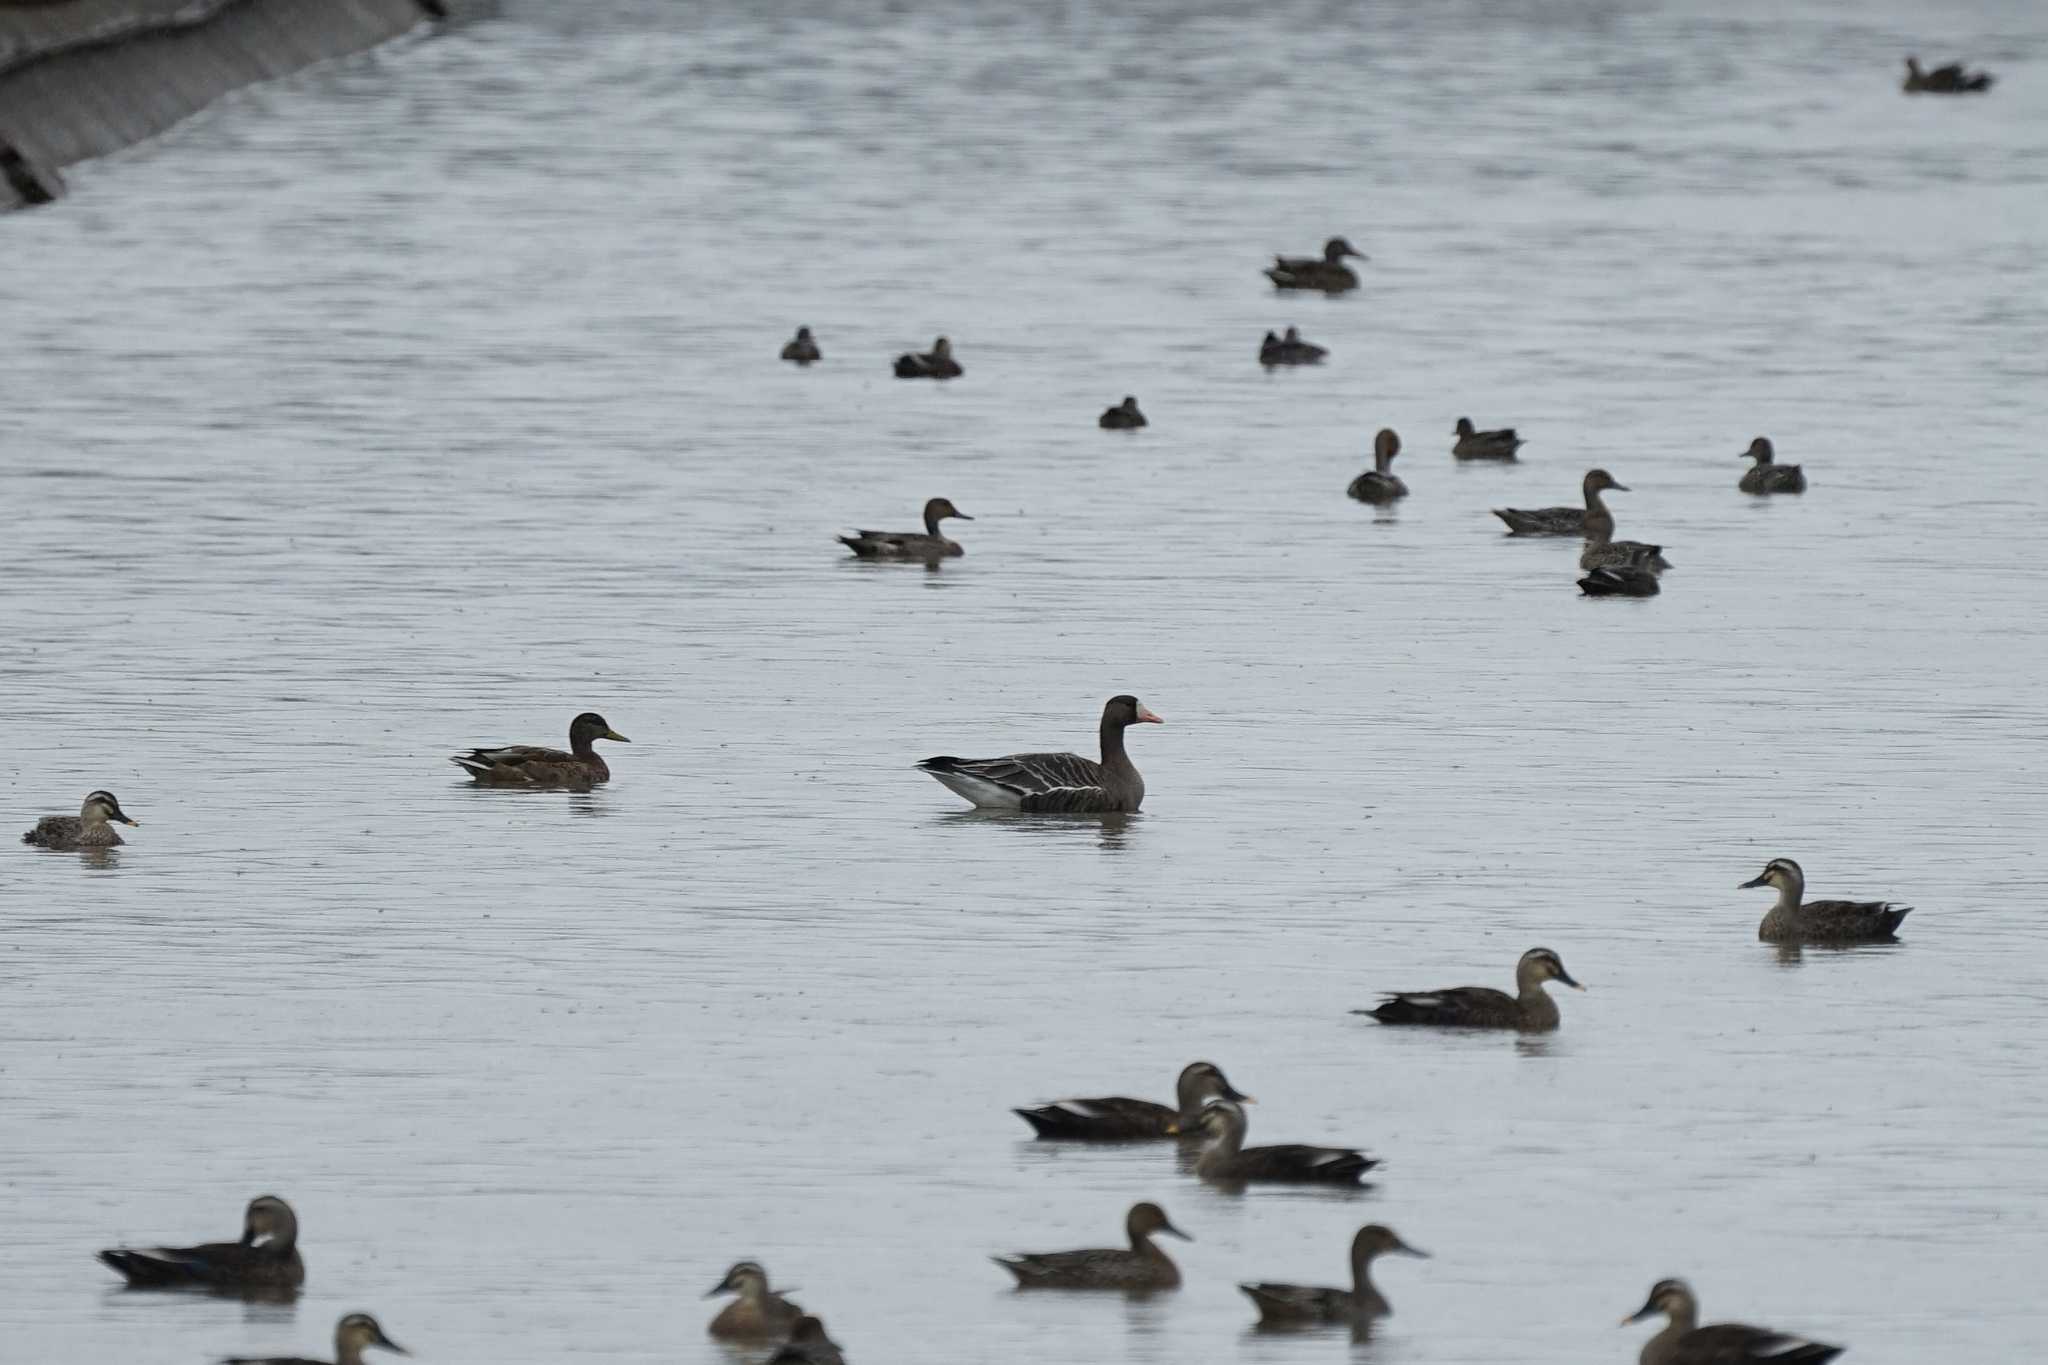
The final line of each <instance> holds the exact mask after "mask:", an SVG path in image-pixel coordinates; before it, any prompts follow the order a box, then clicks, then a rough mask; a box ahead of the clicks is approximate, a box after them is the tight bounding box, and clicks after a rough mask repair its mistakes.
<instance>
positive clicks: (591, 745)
mask: <svg viewBox="0 0 2048 1365" xmlns="http://www.w3.org/2000/svg"><path fill="white" fill-rule="evenodd" d="M600 739H609V740H612V741H614V742H615V743H619V744H630V743H631V742H632V741H631V740H629V739H627V738H626V737H625V736H624V735H622V734H620V733H619V732H618V731H617V730H614V729H612V727H611V724H610V723H609V722H608V721H606V720H605V718H604V717H603V716H600V715H599V714H597V712H595V711H585V712H584V713H583V714H582V715H580V716H578V717H576V719H574V720H572V721H570V722H569V751H568V752H567V753H564V752H562V751H561V750H560V749H548V748H544V747H542V746H540V745H537V744H507V745H505V746H503V747H502V748H497V749H471V750H470V751H469V752H468V753H466V754H457V755H455V756H454V758H453V759H451V760H450V761H451V762H453V763H454V764H455V765H456V766H457V767H459V768H461V769H462V770H463V771H464V772H466V773H468V774H469V775H470V776H471V777H473V778H475V779H476V782H477V785H478V786H480V787H535V788H540V787H566V788H570V789H572V790H580V791H589V790H590V787H591V784H592V783H596V782H609V781H611V778H612V770H611V769H610V768H609V767H608V766H606V764H605V761H604V759H603V758H602V757H600V756H599V754H598V752H597V741H598V740H600Z"/></svg>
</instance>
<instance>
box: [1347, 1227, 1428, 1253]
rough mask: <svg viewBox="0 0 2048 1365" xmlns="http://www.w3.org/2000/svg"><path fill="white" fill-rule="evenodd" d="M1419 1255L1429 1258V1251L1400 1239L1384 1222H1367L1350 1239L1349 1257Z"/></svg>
mask: <svg viewBox="0 0 2048 1365" xmlns="http://www.w3.org/2000/svg"><path fill="white" fill-rule="evenodd" d="M1386 1255H1396V1256H1419V1257H1421V1258H1422V1259H1423V1260H1425V1261H1426V1260H1428V1259H1429V1253H1428V1252H1426V1251H1419V1250H1417V1249H1416V1248H1414V1247H1412V1246H1409V1245H1408V1244H1407V1243H1406V1242H1404V1241H1402V1240H1401V1236H1400V1234H1399V1233H1397V1232H1395V1231H1394V1230H1393V1229H1392V1228H1390V1227H1388V1226H1387V1225H1386V1224H1384V1223H1367V1224H1366V1225H1365V1226H1364V1227H1362V1228H1360V1229H1359V1230H1358V1235H1357V1236H1356V1237H1354V1238H1352V1239H1351V1259H1352V1260H1354V1261H1369V1260H1371V1259H1372V1258H1373V1257H1375V1256H1386Z"/></svg>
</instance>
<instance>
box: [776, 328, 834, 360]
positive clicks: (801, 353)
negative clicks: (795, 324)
mask: <svg viewBox="0 0 2048 1365" xmlns="http://www.w3.org/2000/svg"><path fill="white" fill-rule="evenodd" d="M782 358H783V359H784V360H787V361H789V362H791V363H792V364H796V365H815V364H817V363H818V362H819V361H821V360H823V359H824V358H825V353H824V352H823V351H820V350H819V349H818V343H817V342H816V341H814V340H812V338H811V329H810V328H808V327H799V328H797V329H796V335H795V336H794V337H792V338H791V339H790V341H789V344H788V345H786V346H784V347H783V348H782Z"/></svg>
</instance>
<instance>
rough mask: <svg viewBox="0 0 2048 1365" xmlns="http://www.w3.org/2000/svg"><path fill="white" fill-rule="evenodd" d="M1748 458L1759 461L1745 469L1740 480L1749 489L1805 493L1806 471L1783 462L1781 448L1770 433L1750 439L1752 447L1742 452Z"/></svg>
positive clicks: (1743, 487)
mask: <svg viewBox="0 0 2048 1365" xmlns="http://www.w3.org/2000/svg"><path fill="white" fill-rule="evenodd" d="M1742 458H1743V459H1745V460H1755V461H1756V463H1755V464H1753V465H1751V466H1750V467H1749V468H1748V469H1746V470H1744V471H1743V472H1742V481H1741V482H1740V483H1738V484H1736V487H1737V488H1740V489H1741V490H1742V491H1743V492H1745V493H1804V492H1805V491H1806V471H1805V470H1803V469H1801V468H1800V467H1799V466H1798V465H1796V464H1779V463H1778V462H1777V461H1778V451H1777V448H1776V447H1775V446H1773V445H1772V444H1771V438H1770V437H1768V436H1759V437H1757V438H1756V439H1755V440H1754V441H1751V442H1750V443H1749V449H1748V450H1745V451H1744V452H1742Z"/></svg>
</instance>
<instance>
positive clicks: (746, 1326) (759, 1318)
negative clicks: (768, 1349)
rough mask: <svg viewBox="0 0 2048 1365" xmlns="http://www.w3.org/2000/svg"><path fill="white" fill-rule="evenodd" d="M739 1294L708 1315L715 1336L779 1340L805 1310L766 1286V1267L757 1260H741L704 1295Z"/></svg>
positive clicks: (753, 1339)
mask: <svg viewBox="0 0 2048 1365" xmlns="http://www.w3.org/2000/svg"><path fill="white" fill-rule="evenodd" d="M720 1294H736V1295H738V1297H737V1298H735V1299H734V1300H733V1301H732V1302H731V1303H729V1304H727V1305H726V1306H725V1307H724V1308H721V1309H720V1310H719V1311H718V1316H717V1317H715V1318H713V1319H711V1327H710V1332H711V1335H712V1336H714V1337H721V1338H724V1339H726V1340H729V1341H781V1340H782V1339H783V1338H785V1337H787V1336H788V1335H789V1333H790V1329H791V1328H793V1327H795V1326H796V1321H797V1319H798V1318H800V1317H802V1316H803V1315H804V1310H803V1309H801V1308H799V1307H798V1306H797V1305H796V1304H795V1303H794V1302H792V1301H791V1300H789V1299H787V1298H784V1297H783V1296H782V1295H781V1294H779V1293H777V1292H776V1291H775V1290H773V1289H770V1288H769V1287H768V1271H767V1270H766V1268H764V1267H763V1266H762V1264H761V1263H760V1262H759V1261H740V1262H737V1263H736V1264H734V1266H733V1268H732V1269H730V1270H728V1271H726V1272H725V1278H724V1279H722V1280H720V1281H719V1282H718V1283H717V1284H715V1285H713V1286H712V1287H711V1292H710V1293H708V1294H706V1295H705V1296H704V1297H705V1298H707V1299H712V1298H717V1297H718V1296H719V1295H720Z"/></svg>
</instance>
